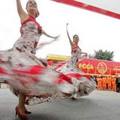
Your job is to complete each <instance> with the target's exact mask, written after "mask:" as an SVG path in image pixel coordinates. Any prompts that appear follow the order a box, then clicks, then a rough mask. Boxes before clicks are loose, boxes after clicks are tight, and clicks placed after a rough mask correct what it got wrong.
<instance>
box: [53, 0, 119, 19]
mask: <svg viewBox="0 0 120 120" xmlns="http://www.w3.org/2000/svg"><path fill="white" fill-rule="evenodd" d="M52 1H56V2H60V3H64V4H67V5H72V6H75V7H79V8H83V9H86V10H90V11H94V12H97V13H101V14H104V15H107V16H110V17H114V18H117V19H120V14H119V13H116V12H113V11H110V10H107V9H103V8H100V7H95V6H93V5H88V4H86V3H83V2H81V1H78V0H52Z"/></svg>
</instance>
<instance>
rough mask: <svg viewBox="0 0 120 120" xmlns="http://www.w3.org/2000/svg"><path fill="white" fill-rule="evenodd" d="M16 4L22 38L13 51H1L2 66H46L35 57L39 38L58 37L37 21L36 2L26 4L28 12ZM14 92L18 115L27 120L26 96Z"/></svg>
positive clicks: (18, 1)
mask: <svg viewBox="0 0 120 120" xmlns="http://www.w3.org/2000/svg"><path fill="white" fill-rule="evenodd" d="M16 4H17V11H18V15H19V17H20V21H21V28H20V33H21V36H20V38H19V39H18V40H17V41H16V42H15V44H14V45H13V47H12V49H10V50H6V51H0V64H1V65H2V64H3V65H4V66H5V67H8V69H11V68H12V67H15V66H24V65H41V66H44V64H42V63H43V62H41V61H40V60H39V59H38V58H37V57H35V53H36V49H37V47H38V42H39V38H40V36H41V35H45V36H47V37H50V38H52V39H54V40H56V39H57V38H58V36H51V35H49V34H47V33H46V32H45V31H44V30H43V28H42V27H41V26H40V24H39V23H38V22H37V21H36V18H37V17H38V16H39V11H38V7H37V3H36V1H35V0H28V2H27V4H26V10H27V12H26V11H24V9H23V8H22V5H21V0H16ZM3 65H2V66H3ZM14 91H15V93H16V94H17V95H18V97H19V103H18V105H17V107H16V114H17V115H18V116H19V118H20V119H21V120H27V113H28V114H29V113H30V112H29V111H27V109H26V108H25V99H26V95H25V94H24V93H23V92H21V91H17V92H16V90H14Z"/></svg>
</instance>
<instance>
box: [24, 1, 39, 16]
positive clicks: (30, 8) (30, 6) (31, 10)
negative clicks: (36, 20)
mask: <svg viewBox="0 0 120 120" xmlns="http://www.w3.org/2000/svg"><path fill="white" fill-rule="evenodd" d="M26 9H27V12H28V14H30V15H32V16H35V17H36V16H38V14H39V13H38V8H37V3H36V2H35V0H28V2H27V4H26Z"/></svg>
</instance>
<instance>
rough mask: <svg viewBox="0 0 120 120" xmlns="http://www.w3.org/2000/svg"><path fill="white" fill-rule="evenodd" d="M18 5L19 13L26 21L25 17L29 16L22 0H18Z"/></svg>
mask: <svg viewBox="0 0 120 120" xmlns="http://www.w3.org/2000/svg"><path fill="white" fill-rule="evenodd" d="M16 5H17V11H18V15H19V17H20V19H21V21H24V19H25V18H26V17H27V16H28V15H27V13H26V12H25V11H24V9H23V8H22V5H21V0H16Z"/></svg>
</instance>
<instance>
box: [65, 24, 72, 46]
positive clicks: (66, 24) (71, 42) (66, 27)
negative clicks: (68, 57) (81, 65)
mask: <svg viewBox="0 0 120 120" xmlns="http://www.w3.org/2000/svg"><path fill="white" fill-rule="evenodd" d="M67 27H68V23H67V24H66V32H67V36H68V39H69V42H70V45H71V46H72V40H71V38H70V35H69V32H68V28H67Z"/></svg>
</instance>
